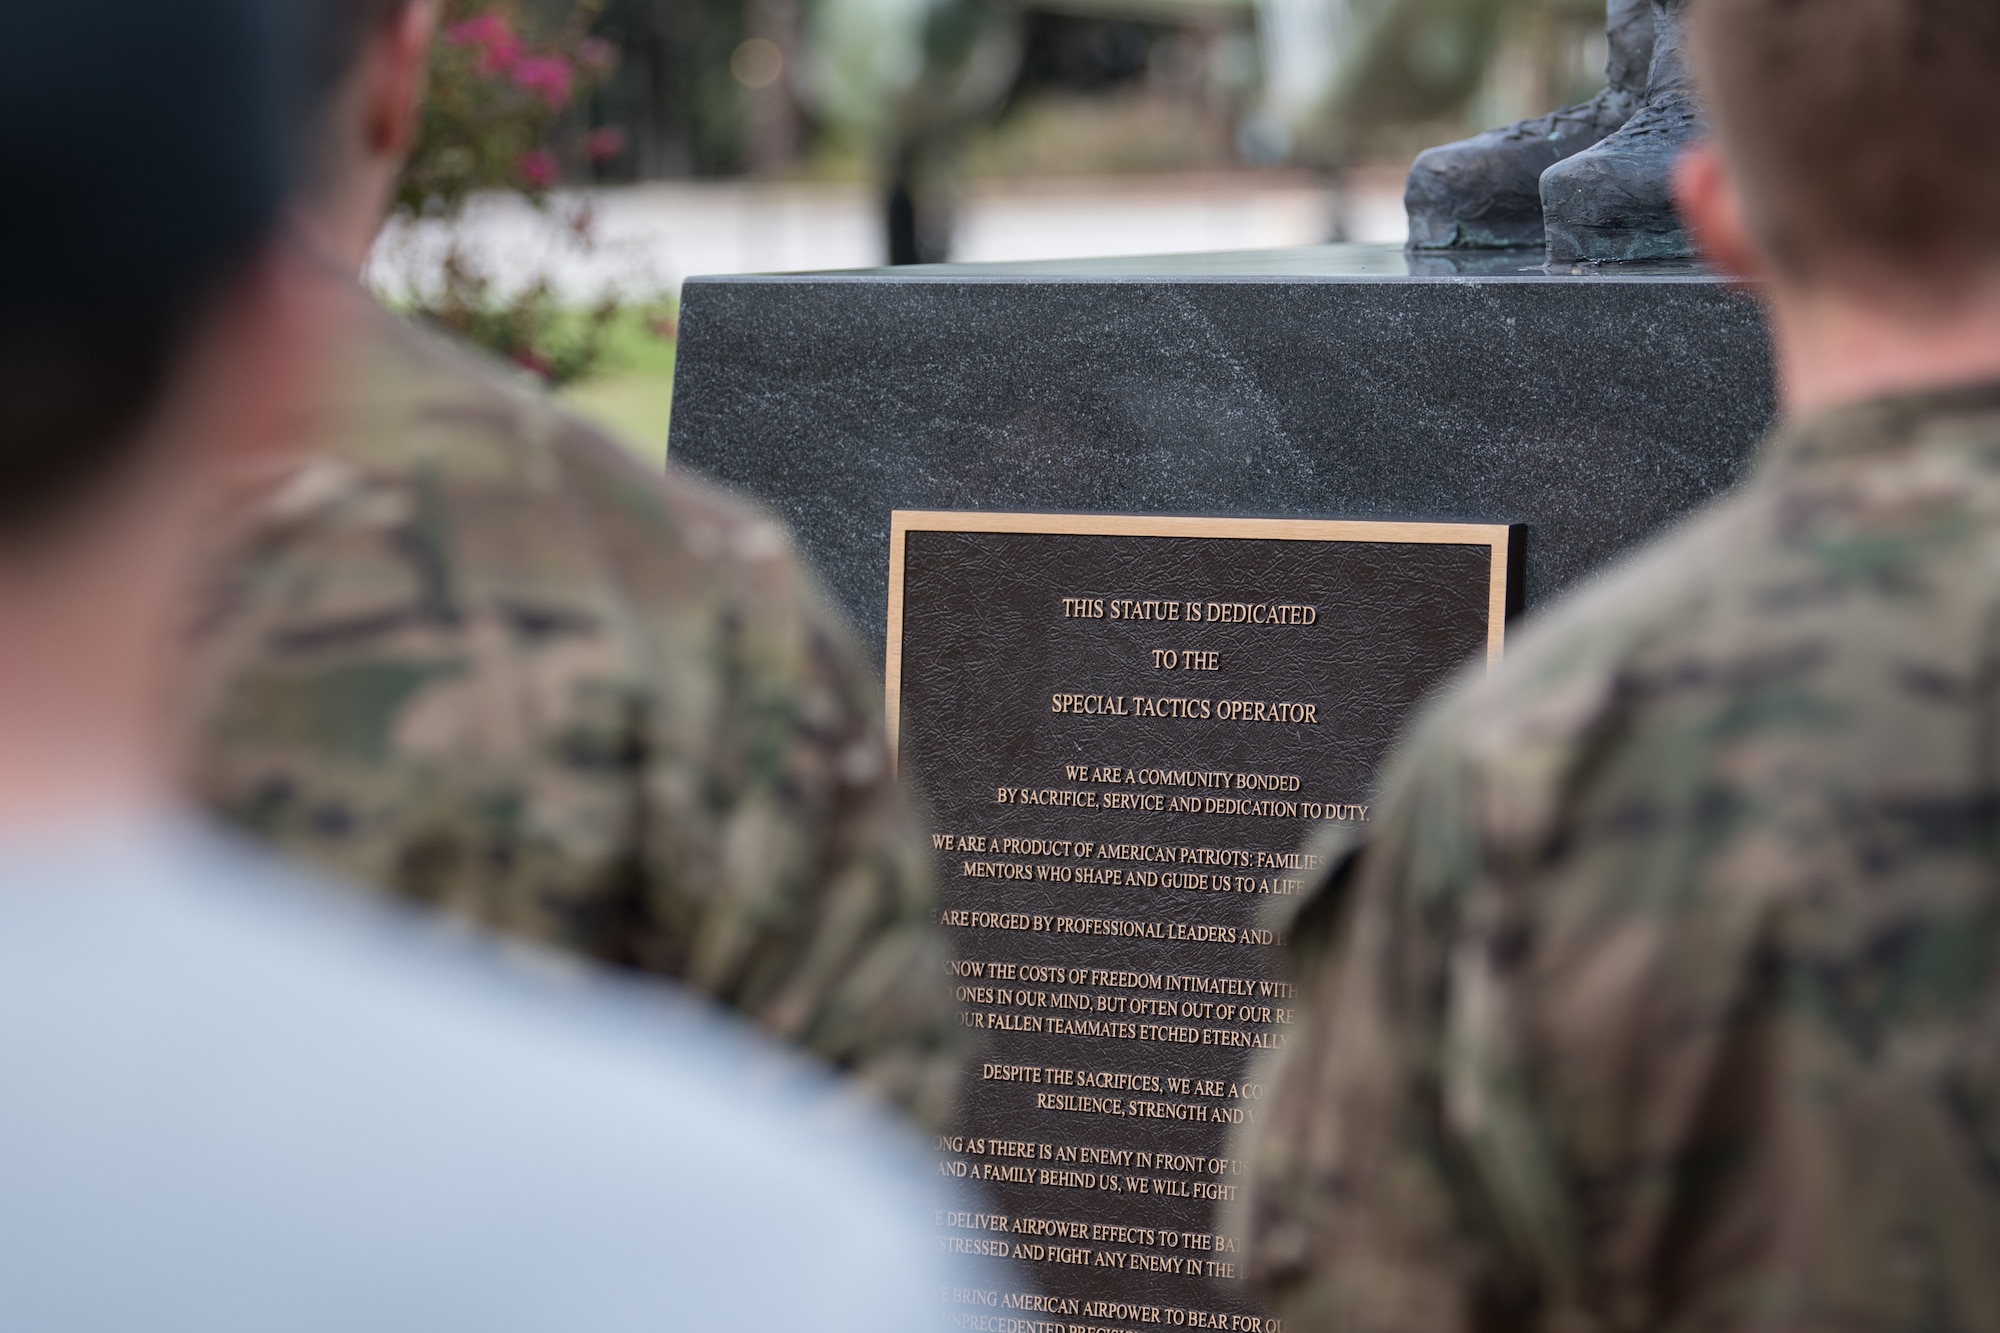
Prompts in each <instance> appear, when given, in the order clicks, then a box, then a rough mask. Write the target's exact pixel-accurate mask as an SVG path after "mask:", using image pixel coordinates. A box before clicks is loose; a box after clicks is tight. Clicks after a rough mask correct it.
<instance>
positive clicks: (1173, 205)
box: [374, 174, 1404, 301]
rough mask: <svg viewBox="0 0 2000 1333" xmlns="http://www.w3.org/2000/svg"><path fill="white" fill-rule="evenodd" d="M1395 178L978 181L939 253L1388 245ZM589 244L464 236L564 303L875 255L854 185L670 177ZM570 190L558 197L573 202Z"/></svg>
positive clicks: (505, 222) (393, 243) (864, 193)
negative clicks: (551, 288)
mask: <svg viewBox="0 0 2000 1333" xmlns="http://www.w3.org/2000/svg"><path fill="white" fill-rule="evenodd" d="M1398 195H1399V191H1398V190H1397V189H1396V188H1395V184H1394V183H1393V182H1390V183H1386V184H1385V183H1383V182H1379V181H1377V182H1372V183H1370V184H1365V185H1363V186H1360V187H1358V188H1354V189H1350V190H1348V191H1346V192H1336V191H1334V190H1332V189H1330V188H1328V187H1327V186H1325V185H1323V184H1320V183H1318V182H1316V181H1313V180H1310V179H1307V178H1303V177H1296V176H1282V175H1269V176H1266V175H1251V174H1244V175H1222V176H1194V177H1159V178H1146V177H1142V178H1135V179H1130V180H1087V181H1046V182H1022V183H1006V184H996V185H986V186H981V187H979V188H976V189H974V190H972V191H970V192H969V193H968V195H967V197H966V198H965V199H964V201H963V203H962V204H961V207H960V212H959V216H958V220H957V228H956V233H955V236H954V245H953V253H952V256H951V257H952V258H953V259H954V260H962V261H966V262H980V261H987V260H1023V259H1065V258H1084V257H1093V256H1110V255H1143V254H1172V253H1176V252H1181V251H1189V250H1248V249H1263V248H1266V247H1274V246H1289V245H1312V244H1317V243H1319V242H1322V241H1326V240H1330V239H1333V237H1334V235H1335V233H1336V231H1338V232H1339V233H1340V234H1341V236H1342V238H1343V239H1346V240H1356V241H1400V240H1401V239H1402V238H1403V234H1404V232H1403V210H1402V200H1401V199H1400V197H1398ZM590 197H591V199H592V200H593V203H594V206H595V208H596V212H597V223H596V234H597V236H598V244H597V246H596V248H595V250H594V251H593V252H591V253H588V254H585V253H583V252H581V251H580V250H579V249H578V248H577V247H576V246H575V245H574V244H573V243H572V242H571V241H570V240H569V239H568V238H567V236H566V234H565V233H564V230H563V228H562V227H561V226H560V225H558V224H556V223H553V222H551V221H550V220H549V219H548V218H547V217H544V216H542V215H538V214H537V213H536V212H535V211H534V210H533V209H532V208H529V207H528V206H526V205H525V204H522V203H521V202H519V201H518V200H515V199H511V198H500V199H492V200H485V201H480V202H478V203H476V204H475V205H474V206H473V208H472V209H471V210H469V212H468V214H467V220H466V223H465V233H464V234H465V243H466V245H467V247H468V249H469V250H470V251H471V252H472V253H473V254H474V255H475V256H476V257H478V259H479V260H480V261H481V262H482V263H484V264H485V265H486V266H487V267H488V270H489V271H490V272H492V273H494V274H495V275H496V277H497V278H498V279H499V280H500V281H501V283H502V284H503V285H508V286H512V285H516V284H517V283H519V282H521V281H525V280H527V278H528V276H529V275H533V274H538V273H539V274H545V275H547V276H548V277H549V278H550V279H551V280H552V281H553V283H554V285H555V286H556V288H557V290H558V291H559V292H560V293H561V294H562V295H563V296H564V297H565V298H567V299H573V300H579V301H587V300H590V299H592V298H593V297H595V296H597V295H598V294H599V293H601V292H602V291H604V290H605V289H606V287H612V288H615V289H618V290H621V291H622V292H623V293H624V294H626V295H627V296H631V297H637V296H643V295H646V294H648V293H652V292H660V293H665V292H671V291H673V290H674V289H676V288H677V287H678V286H679V285H680V280H681V279H682V278H685V277H688V276H690V275H693V274H699V273H768V272H786V271H797V270H810V269H829V268H865V267H870V266H873V265H876V264H880V263H881V262H882V261H883V258H884V256H883V252H882V238H881V232H880V220H879V217H878V213H877V200H876V198H875V195H874V193H873V191H871V190H868V189H866V188H864V187H861V186H855V185H808V184H773V183H759V182H738V181H717V182H671V183H658V184H649V185H641V186H633V187H628V188H622V189H613V190H606V191H601V192H597V193H595V194H594V195H592V196H590ZM576 202H577V200H576V198H575V197H569V198H565V199H563V200H560V201H559V202H558V204H557V211H558V212H560V211H561V210H563V209H566V208H571V207H574V206H575V203H576ZM445 241H446V236H445V234H444V233H443V232H442V231H440V230H439V229H437V228H435V227H419V228H415V229H404V230H393V229H392V231H391V232H390V233H388V234H387V235H385V237H384V239H383V241H382V243H381V244H380V245H379V246H378V247H377V251H376V256H375V261H374V276H375V277H376V279H377V280H378V281H380V282H382V283H384V284H385V285H387V286H388V287H390V288H391V289H394V288H396V287H398V286H403V285H406V284H407V283H408V282H409V281H410V280H411V279H412V278H413V277H419V276H420V275H422V274H425V273H427V272H434V271H435V268H436V265H437V263H438V261H439V257H440V256H441V254H442V252H443V247H444V244H445Z"/></svg>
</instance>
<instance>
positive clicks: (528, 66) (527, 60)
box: [508, 56, 575, 111]
mask: <svg viewBox="0 0 2000 1333" xmlns="http://www.w3.org/2000/svg"><path fill="white" fill-rule="evenodd" d="M508 77H509V78H511V79H513V80H514V86H515V87H516V88H519V89H521V90H522V91H523V92H530V93H540V94H541V95H542V100H543V101H544V102H546V103H548V107H549V110H551V111H559V110H561V109H562V108H563V107H564V106H565V105H567V104H568V102H569V89H570V81H571V79H572V78H574V77H575V75H574V72H573V71H572V70H571V69H570V67H569V61H567V60H564V59H563V58H562V57H561V56H522V57H521V58H520V59H519V60H517V61H515V62H514V67H513V69H511V70H510V71H508Z"/></svg>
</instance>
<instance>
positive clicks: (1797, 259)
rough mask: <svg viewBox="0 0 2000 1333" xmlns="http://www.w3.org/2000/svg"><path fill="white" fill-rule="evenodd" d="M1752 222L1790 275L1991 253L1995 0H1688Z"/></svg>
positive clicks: (1955, 267)
mask: <svg viewBox="0 0 2000 1333" xmlns="http://www.w3.org/2000/svg"><path fill="white" fill-rule="evenodd" d="M1692 36H1693V48H1694V57H1695V65H1696V69H1697V71H1698V74H1699V77H1700V80H1701V83H1702V85H1703V92H1704V96H1705V97H1706V99H1707V102H1708V105H1709V108H1710V113H1711V116H1712V119H1713V121H1714V125H1715V132H1716V136H1717V140H1718V142H1719V144H1720V146H1721V148H1722V150H1723V152H1724V154H1725V155H1726V156H1727V157H1728V158H1729V160H1730V162H1731V164H1732V165H1733V166H1734V167H1735V168H1736V172H1737V175H1738V177H1739V178H1740V179H1741V181H1742V183H1743V189H1744V192H1745V198H1746V205H1747V207H1748V209H1749V211H1750V214H1751V225H1752V226H1753V228H1754V229H1755V230H1756V233H1757V236H1758V239H1759V240H1760V241H1761V242H1762V243H1763V244H1764V245H1765V246H1766V247H1767V248H1768V249H1769V250H1770V252H1771V255H1772V258H1773V260H1774V261H1775V262H1776V263H1778V264H1779V265H1780V266H1781V267H1783V268H1785V269H1787V270H1788V271H1791V272H1793V273H1794V274H1796V275H1802V276H1811V275H1813V274H1815V273H1818V272H1821V271H1823V270H1824V269H1825V268H1827V267H1828V266H1834V265H1840V264H1843V263H1853V262H1854V261H1861V262H1863V263H1866V264H1869V265H1870V266H1872V267H1874V268H1876V269H1879V270H1885V271H1890V272H1898V273H1907V274H1910V275H1911V276H1913V277H1919V278H1926V279H1938V278H1948V277H1949V276H1951V275H1953V274H1956V273H1960V272H1963V271H1964V270H1966V269H1967V268H1969V267H1971V266H1974V265H1984V264H1987V263H1990V262H1992V261H1993V260H1994V259H1995V258H2000V0H1695V3H1694V5H1693V13H1692Z"/></svg>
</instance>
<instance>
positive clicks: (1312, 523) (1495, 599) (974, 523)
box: [882, 509, 1514, 764]
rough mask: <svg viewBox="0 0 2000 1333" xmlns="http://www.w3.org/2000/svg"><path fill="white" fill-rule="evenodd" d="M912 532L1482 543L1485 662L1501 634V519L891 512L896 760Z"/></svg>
mask: <svg viewBox="0 0 2000 1333" xmlns="http://www.w3.org/2000/svg"><path fill="white" fill-rule="evenodd" d="M912 532H1022V533H1032V534H1035V535H1038V536H1047V537H1234V538H1237V539H1239V540H1240V539H1244V538H1251V539H1256V540H1261V541H1294V542H1329V541H1330V542H1397V543H1403V544H1407V545H1420V546H1484V547H1486V548H1487V549H1488V550H1489V551H1490V552H1491V555H1492V562H1491V564H1490V565H1489V567H1488V568H1489V573H1488V575H1487V595H1486V664H1487V666H1488V667H1489V668H1491V667H1492V666H1493V665H1494V664H1495V663H1497V662H1499V660H1500V649H1501V646H1502V644H1503V643H1504V641H1505V639H1506V634H1507V570H1508V562H1509V559H1510V557H1511V554H1512V551H1511V547H1510V543H1511V542H1512V540H1513V536H1514V530H1513V529H1512V528H1511V527H1510V526H1509V525H1508V524H1505V523H1377V522H1373V521H1370V520H1365V519H1342V518H1183V517H1173V516H1166V515H1154V514H1005V513H989V512H985V511H982V510H976V509H894V510H891V511H890V512H889V624H888V631H889V634H888V642H887V643H886V644H885V645H884V652H883V663H882V720H883V725H884V726H885V727H886V728H887V730H888V740H889V760H890V762H891V763H892V764H894V763H897V762H898V761H899V760H900V758H901V754H900V751H899V746H898V742H899V739H900V737H901V733H902V722H903V553H904V539H905V538H906V537H907V536H908V535H909V534H910V533H912Z"/></svg>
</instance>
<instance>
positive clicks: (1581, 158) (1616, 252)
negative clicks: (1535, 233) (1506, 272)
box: [1541, 0, 1705, 264]
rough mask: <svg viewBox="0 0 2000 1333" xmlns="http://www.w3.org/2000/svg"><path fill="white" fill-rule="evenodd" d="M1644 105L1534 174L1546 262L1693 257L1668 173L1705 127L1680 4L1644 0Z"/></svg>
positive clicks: (1676, 0)
mask: <svg viewBox="0 0 2000 1333" xmlns="http://www.w3.org/2000/svg"><path fill="white" fill-rule="evenodd" d="M1652 5H1653V63H1652V70H1651V77H1650V78H1649V80H1648V82H1647V88H1646V100H1645V102H1644V104H1643V105H1641V106H1640V107H1639V109H1638V110H1637V111H1634V112H1633V113H1632V118H1631V119H1630V120H1628V121H1626V122H1625V124H1624V125H1623V126H1622V127H1621V128H1620V129H1619V130H1618V132H1617V133H1615V134H1612V135H1609V136H1607V137H1605V138H1604V139H1602V140H1601V141H1599V142H1598V143H1596V144H1594V145H1592V146H1591V147H1589V148H1587V149H1585V150H1583V151H1582V152H1579V153H1576V154H1574V155H1571V156H1569V157H1566V158H1564V159H1563V160H1561V161H1559V162H1556V163H1554V164H1552V165H1551V166H1550V167H1549V168H1548V169H1547V170H1546V171H1544V172H1543V173H1542V181H1541V204H1542V217H1543V221H1544V224H1545V227H1546V231H1547V237H1548V262H1549V263H1551V264H1571V263H1576V262H1578V261H1579V260H1582V261H1597V260H1633V259H1678V258H1683V257H1685V256H1688V255H1691V254H1693V253H1694V246H1693V244H1692V242H1691V241H1690V240H1689V239H1688V234H1687V230H1686V228H1684V227H1683V226H1682V225H1681V221H1680V218H1679V216H1678V215H1677V214H1676V213H1675V212H1674V201H1673V167H1674V159H1675V158H1676V157H1678V156H1679V155H1680V152H1681V149H1683V148H1684V147H1686V146H1687V145H1688V143H1690V142H1691V141H1693V140H1694V139H1697V138H1699V137H1700V136H1701V134H1702V133H1703V130H1704V126H1705V122H1704V121H1703V119H1702V113H1701V105H1700V103H1699V102H1698V101H1697V100H1696V99H1695V91H1694V84H1693V80H1692V78H1691V77H1690V75H1689V72H1688V69H1687V63H1686V59H1685V55H1684V48H1683V43H1684V39H1685V33H1684V30H1683V27H1682V19H1683V13H1684V10H1685V9H1686V0H1652Z"/></svg>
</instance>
